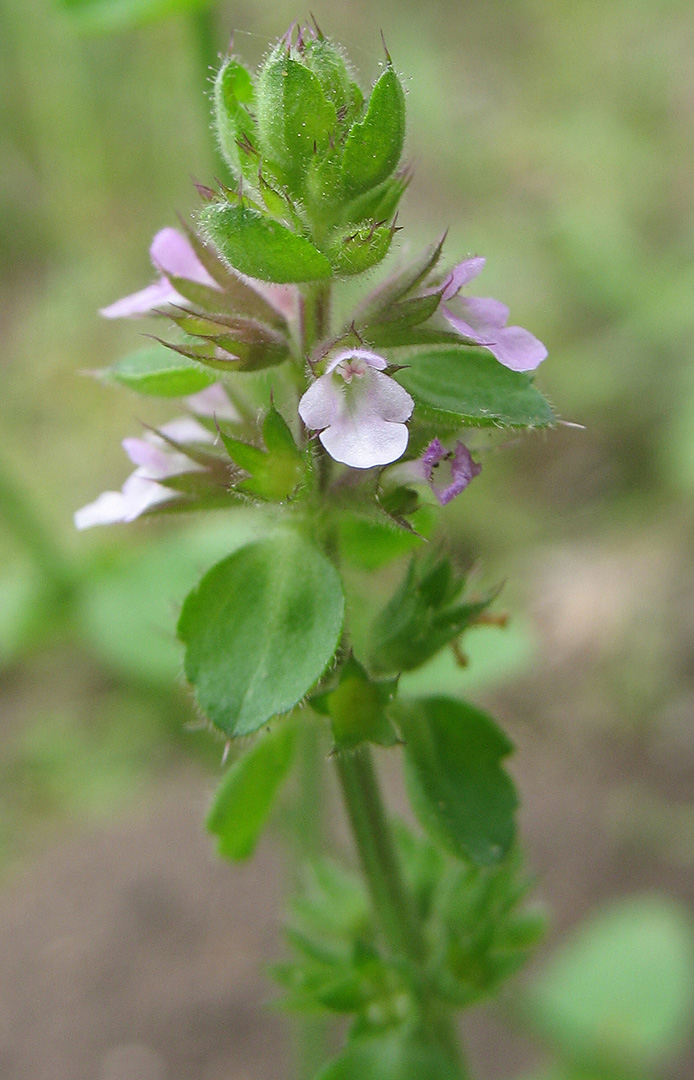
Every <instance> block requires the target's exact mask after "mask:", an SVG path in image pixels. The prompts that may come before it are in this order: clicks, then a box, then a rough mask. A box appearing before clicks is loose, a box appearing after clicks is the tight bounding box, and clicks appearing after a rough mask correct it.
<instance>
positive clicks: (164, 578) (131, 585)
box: [0, 508, 262, 688]
mask: <svg viewBox="0 0 694 1080" xmlns="http://www.w3.org/2000/svg"><path fill="white" fill-rule="evenodd" d="M261 525H262V522H261V520H260V517H259V515H257V513H256V512H255V511H253V510H249V509H246V508H243V509H238V510H234V511H232V512H229V513H221V514H220V515H219V517H217V516H215V517H214V518H213V517H211V516H210V515H209V514H205V515H203V518H202V519H201V522H200V524H198V525H195V526H192V527H191V526H187V527H186V528H184V529H181V528H177V529H175V528H172V529H171V530H170V531H167V533H166V535H162V536H161V537H159V538H158V539H156V540H153V541H150V542H149V543H148V544H147V545H146V546H145V547H144V548H142V549H141V550H137V551H134V552H133V551H120V549H119V551H120V554H119V557H118V558H117V559H115V560H114V557H113V555H111V556H110V558H109V560H108V562H107V563H106V564H105V565H103V566H99V565H97V566H96V567H95V568H94V569H93V571H92V574H91V578H90V583H89V588H85V589H83V590H82V591H81V593H80V596H79V600H80V604H79V608H78V615H79V619H80V628H81V630H82V633H83V635H84V640H85V641H88V642H89V647H90V649H92V650H94V651H95V652H96V654H97V655H98V656H99V657H100V658H101V660H102V661H103V662H105V663H106V664H107V665H108V666H109V667H110V668H111V669H113V670H115V671H117V672H118V673H119V674H122V675H124V676H125V677H126V678H128V679H130V680H134V681H135V682H137V681H142V682H146V683H156V684H157V685H158V686H164V687H167V688H168V687H172V686H173V684H174V681H175V679H176V676H177V674H178V673H179V672H180V670H181V651H182V650H181V646H180V644H179V643H178V642H177V641H176V638H175V635H174V620H175V616H174V612H175V611H177V610H178V609H179V607H180V605H181V602H182V600H183V597H184V596H185V595H186V593H187V592H188V591H189V590H190V589H191V588H192V586H193V584H194V583H195V581H196V579H197V578H198V577H199V574H200V569H201V568H204V567H207V566H211V565H212V564H213V563H214V562H215V561H216V560H217V559H221V558H222V557H223V556H225V555H228V554H229V552H230V551H232V550H233V549H234V548H238V547H240V546H241V545H242V544H247V543H248V542H249V540H251V539H254V538H255V537H256V536H258V535H259V533H260V531H261ZM0 644H1V642H0Z"/></svg>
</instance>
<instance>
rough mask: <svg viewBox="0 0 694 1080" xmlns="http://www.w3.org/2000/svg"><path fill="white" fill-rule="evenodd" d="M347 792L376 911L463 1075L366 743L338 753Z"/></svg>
mask: <svg viewBox="0 0 694 1080" xmlns="http://www.w3.org/2000/svg"><path fill="white" fill-rule="evenodd" d="M335 760H336V764H337V770H338V774H339V777H340V783H341V785H342V793H343V796H344V799H345V804H346V806H347V813H348V815H349V820H350V823H351V826H352V832H353V835H354V840H355V843H356V846H357V850H358V852H359V858H360V860H361V865H362V870H363V872H364V877H365V878H366V881H367V884H368V887H369V891H370V893H371V899H372V902H373V905H374V909H375V912H376V916H377V918H378V920H379V922H380V924H381V929H382V932H383V936H384V938H385V939H386V942H387V943H388V946H389V948H390V950H391V952H392V953H393V954H394V955H395V956H399V957H401V958H403V959H405V960H407V961H408V963H409V966H410V968H411V969H412V972H413V987H412V989H413V994H414V996H415V998H416V1001H417V1005H418V1007H419V1010H420V1016H421V1027H422V1034H423V1035H424V1036H425V1038H427V1039H428V1040H429V1041H430V1042H431V1043H432V1044H434V1045H435V1046H437V1047H438V1048H439V1049H440V1050H442V1051H443V1052H444V1053H445V1055H446V1057H447V1058H448V1059H449V1061H450V1062H451V1064H452V1065H454V1066H455V1067H456V1068H457V1070H458V1072H459V1076H460V1078H461V1080H465V1077H466V1075H467V1074H466V1072H465V1069H464V1066H463V1064H462V1059H461V1050H460V1046H459V1044H458V1039H457V1036H456V1033H455V1030H454V1028H453V1025H452V1023H451V1016H450V1012H449V1010H448V1009H447V1008H446V1007H445V1005H444V1004H443V1003H442V1002H441V1001H439V1000H437V998H436V996H435V994H434V992H433V991H432V988H431V985H430V980H429V977H428V975H427V972H426V959H427V948H426V941H425V938H424V933H423V928H422V926H421V923H420V921H419V916H418V913H417V910H416V907H415V903H414V900H413V897H412V896H411V894H410V893H409V892H408V890H407V887H406V885H405V882H404V880H403V877H402V871H401V869H400V863H399V860H398V856H397V851H396V848H395V842H394V838H393V834H392V831H391V828H390V825H389V823H388V818H387V815H386V810H385V807H384V805H383V800H382V798H381V792H380V789H379V784H378V777H377V776H376V771H375V769H374V765H373V760H372V757H371V753H370V751H369V750H368V748H367V747H365V746H361V747H359V748H358V749H357V750H356V751H354V752H351V753H338V754H336V755H335Z"/></svg>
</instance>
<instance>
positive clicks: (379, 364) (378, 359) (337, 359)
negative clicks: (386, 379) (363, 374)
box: [325, 349, 388, 375]
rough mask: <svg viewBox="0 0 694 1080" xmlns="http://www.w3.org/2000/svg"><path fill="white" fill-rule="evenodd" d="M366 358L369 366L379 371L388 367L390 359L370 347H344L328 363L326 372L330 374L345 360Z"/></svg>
mask: <svg viewBox="0 0 694 1080" xmlns="http://www.w3.org/2000/svg"><path fill="white" fill-rule="evenodd" d="M352 359H356V360H364V361H365V362H366V363H367V364H368V365H369V367H372V368H376V369H377V370H378V371H383V370H384V369H385V368H387V367H388V361H387V360H386V359H385V357H383V356H379V355H378V353H375V352H371V350H370V349H343V350H342V352H339V353H337V355H336V356H333V358H332V359H331V360H330V362H329V363H328V365H327V367H326V369H325V374H326V375H329V374H330V372H331V371H334V370H335V368H336V367H337V366H338V364H341V363H342V362H343V361H344V360H352Z"/></svg>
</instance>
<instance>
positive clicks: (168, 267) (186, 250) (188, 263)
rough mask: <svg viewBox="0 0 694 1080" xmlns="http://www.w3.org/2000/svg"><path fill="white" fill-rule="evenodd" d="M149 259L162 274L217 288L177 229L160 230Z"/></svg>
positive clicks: (150, 250)
mask: <svg viewBox="0 0 694 1080" xmlns="http://www.w3.org/2000/svg"><path fill="white" fill-rule="evenodd" d="M149 257H150V259H151V260H152V265H153V266H154V267H155V268H156V269H157V270H159V271H160V272H161V273H162V274H169V275H170V276H171V277H180V278H186V279H187V280H188V281H197V282H198V284H200V285H209V286H210V287H211V288H214V289H218V288H219V286H218V285H217V282H216V281H215V280H214V278H212V277H211V276H210V274H208V272H207V270H206V269H205V267H204V266H203V265H202V263H201V262H200V260H199V258H198V257H197V255H196V254H195V249H194V248H193V245H192V244H191V242H190V240H189V239H188V237H187V236H184V235H183V233H181V232H179V231H178V229H171V228H167V229H160V230H159V232H158V233H157V235H156V236H155V237H154V240H153V241H152V244H151V246H150V249H149Z"/></svg>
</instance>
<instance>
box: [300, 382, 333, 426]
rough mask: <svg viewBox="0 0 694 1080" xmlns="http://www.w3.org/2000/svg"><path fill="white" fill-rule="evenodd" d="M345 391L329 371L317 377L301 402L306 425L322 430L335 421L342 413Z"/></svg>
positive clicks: (302, 416) (301, 413)
mask: <svg viewBox="0 0 694 1080" xmlns="http://www.w3.org/2000/svg"><path fill="white" fill-rule="evenodd" d="M343 392H344V391H343V390H342V389H341V388H340V386H338V384H337V382H336V380H335V379H333V377H332V375H330V374H328V373H327V372H326V374H325V375H321V377H320V378H319V379H316V381H315V382H314V383H312V384H311V386H309V388H308V390H307V391H306V393H305V394H304V396H303V397H302V399H301V401H300V402H299V416H300V417H301V419H302V420H303V422H304V423H305V424H306V427H307V428H312V429H314V430H320V429H321V428H326V427H328V426H329V425H330V424H332V423H334V421H335V420H336V419H337V417H338V416H339V414H340V410H341V407H342V403H343V402H342V398H343Z"/></svg>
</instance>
